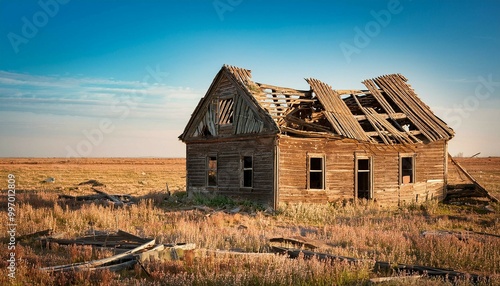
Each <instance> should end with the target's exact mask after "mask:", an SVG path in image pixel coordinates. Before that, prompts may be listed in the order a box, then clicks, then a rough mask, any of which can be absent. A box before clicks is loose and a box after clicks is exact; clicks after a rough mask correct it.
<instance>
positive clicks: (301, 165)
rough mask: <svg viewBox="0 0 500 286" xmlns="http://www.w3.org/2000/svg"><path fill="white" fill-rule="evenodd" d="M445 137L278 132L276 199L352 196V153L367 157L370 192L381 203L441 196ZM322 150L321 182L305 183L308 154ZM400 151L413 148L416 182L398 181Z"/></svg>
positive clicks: (392, 203)
mask: <svg viewBox="0 0 500 286" xmlns="http://www.w3.org/2000/svg"><path fill="white" fill-rule="evenodd" d="M445 147H446V142H445V141H438V142H434V143H430V144H418V145H408V146H403V145H393V146H388V145H382V144H380V145H378V144H377V145H373V144H368V143H362V142H359V141H355V140H351V139H344V140H332V139H326V138H296V137H290V136H280V138H279V159H278V166H279V201H280V202H327V201H337V200H342V199H353V198H354V195H355V191H354V189H355V158H356V156H359V157H370V158H371V160H372V166H373V167H372V172H373V198H374V200H376V201H377V202H378V203H380V204H381V205H397V204H398V203H411V202H415V201H416V200H417V198H418V202H419V203H420V202H423V201H425V200H426V199H431V198H437V199H442V197H443V190H444V176H445V173H444V170H445V166H444V158H445V157H444V156H445V153H446V151H445V150H446V148H445ZM308 153H311V154H324V156H325V172H326V173H325V188H324V190H308V189H307V158H308V157H307V155H308ZM400 154H415V155H416V157H415V183H413V184H405V185H401V186H400V184H399V160H400ZM417 195H418V197H417Z"/></svg>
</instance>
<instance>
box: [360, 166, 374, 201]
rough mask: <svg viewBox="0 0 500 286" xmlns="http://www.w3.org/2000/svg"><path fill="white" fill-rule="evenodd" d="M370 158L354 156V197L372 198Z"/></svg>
mask: <svg viewBox="0 0 500 286" xmlns="http://www.w3.org/2000/svg"><path fill="white" fill-rule="evenodd" d="M371 163H372V160H371V158H366V157H365V158H356V198H358V199H372V198H373V193H372V166H371V165H372V164H371Z"/></svg>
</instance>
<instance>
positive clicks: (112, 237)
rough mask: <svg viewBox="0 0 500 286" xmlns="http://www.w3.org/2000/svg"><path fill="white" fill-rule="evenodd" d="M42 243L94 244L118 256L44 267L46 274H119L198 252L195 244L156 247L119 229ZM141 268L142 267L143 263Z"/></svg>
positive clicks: (150, 240) (48, 238)
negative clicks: (96, 272) (113, 251)
mask: <svg viewBox="0 0 500 286" xmlns="http://www.w3.org/2000/svg"><path fill="white" fill-rule="evenodd" d="M41 241H42V242H55V243H58V244H63V245H91V246H93V247H110V248H113V249H114V250H115V252H117V253H118V254H116V255H113V256H111V257H107V258H103V259H98V260H93V261H88V262H81V263H72V264H67V265H58V266H49V267H43V268H41V270H43V271H47V272H65V271H95V270H104V269H107V270H110V271H120V270H124V269H129V268H131V267H132V266H133V265H135V264H136V263H143V262H146V261H167V260H179V259H182V258H184V257H185V255H186V254H187V253H188V252H189V251H192V250H194V249H195V244H192V243H182V244H157V243H156V242H155V241H156V240H155V239H151V238H141V237H138V236H136V235H133V234H131V233H128V232H125V231H122V230H119V231H118V232H116V233H107V234H100V235H94V236H84V237H80V238H76V239H61V238H53V237H47V238H44V239H42V240H41ZM141 265H142V264H141Z"/></svg>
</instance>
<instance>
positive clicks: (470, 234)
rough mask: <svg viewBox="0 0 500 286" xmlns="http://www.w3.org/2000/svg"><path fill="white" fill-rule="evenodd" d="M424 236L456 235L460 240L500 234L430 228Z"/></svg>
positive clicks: (423, 233) (498, 236)
mask: <svg viewBox="0 0 500 286" xmlns="http://www.w3.org/2000/svg"><path fill="white" fill-rule="evenodd" d="M422 236H424V237H425V236H455V237H457V238H458V239H460V240H467V239H469V238H470V237H474V236H475V237H485V236H489V237H496V238H500V235H497V234H491V233H485V232H475V231H468V230H464V231H460V232H459V231H450V230H428V231H424V232H422Z"/></svg>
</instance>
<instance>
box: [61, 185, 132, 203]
mask: <svg viewBox="0 0 500 286" xmlns="http://www.w3.org/2000/svg"><path fill="white" fill-rule="evenodd" d="M92 191H94V192H95V193H96V194H93V195H81V196H71V195H59V199H65V200H75V201H91V202H97V201H109V202H111V203H114V204H115V205H116V206H122V205H129V204H132V203H133V202H134V201H136V200H137V199H136V198H134V197H132V196H131V195H123V194H113V195H111V194H108V193H106V192H104V191H102V190H98V189H95V188H92Z"/></svg>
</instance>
